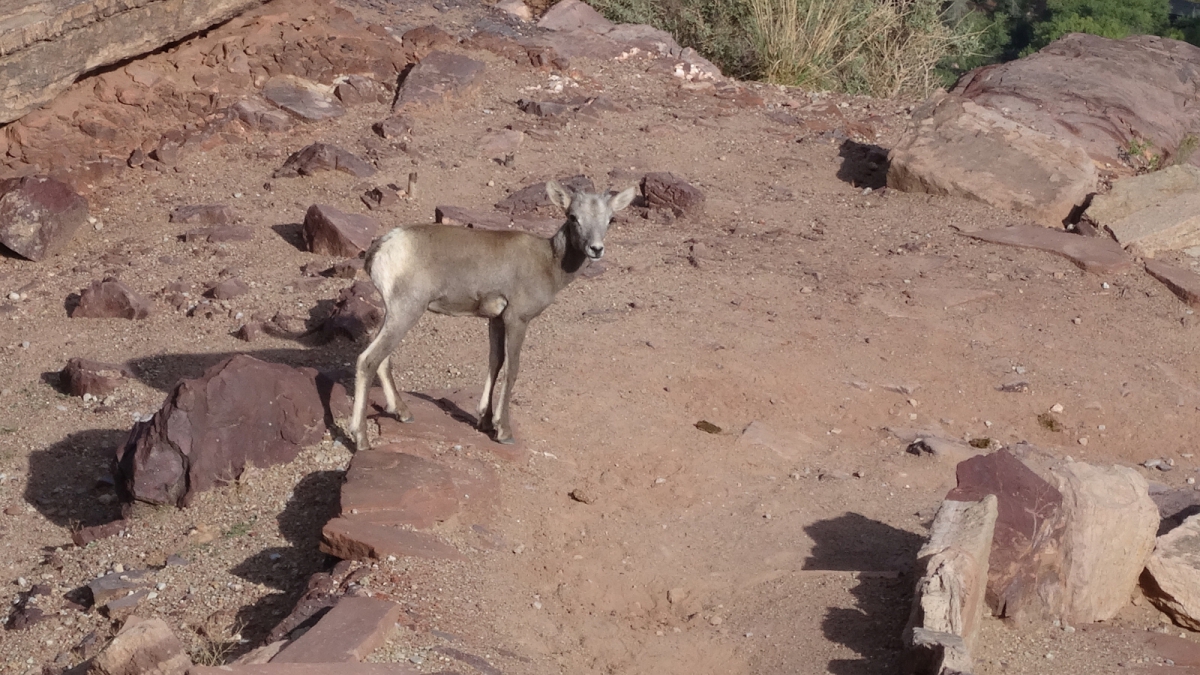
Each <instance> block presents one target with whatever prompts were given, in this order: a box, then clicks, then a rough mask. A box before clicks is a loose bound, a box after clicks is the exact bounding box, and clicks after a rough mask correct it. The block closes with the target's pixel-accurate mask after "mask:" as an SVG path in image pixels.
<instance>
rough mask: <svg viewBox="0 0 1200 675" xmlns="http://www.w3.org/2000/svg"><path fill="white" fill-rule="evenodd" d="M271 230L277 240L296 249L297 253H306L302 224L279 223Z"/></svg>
mask: <svg viewBox="0 0 1200 675" xmlns="http://www.w3.org/2000/svg"><path fill="white" fill-rule="evenodd" d="M271 229H272V230H274V231H275V234H278V235H279V238H280V239H282V240H284V241H286V242H287V243H289V244H291V245H292V246H295V247H296V250H298V251H307V250H308V249H306V248H305V247H304V223H279V224H278V225H272V226H271Z"/></svg>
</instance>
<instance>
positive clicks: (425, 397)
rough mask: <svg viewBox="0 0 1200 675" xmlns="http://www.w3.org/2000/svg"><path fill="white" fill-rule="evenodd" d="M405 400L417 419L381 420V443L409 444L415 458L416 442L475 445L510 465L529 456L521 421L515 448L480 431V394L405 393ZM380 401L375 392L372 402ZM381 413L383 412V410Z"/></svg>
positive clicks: (460, 391)
mask: <svg viewBox="0 0 1200 675" xmlns="http://www.w3.org/2000/svg"><path fill="white" fill-rule="evenodd" d="M380 393H382V390H380ZM401 396H406V398H405V401H406V402H407V403H408V407H409V410H411V411H412V414H413V417H414V418H415V419H414V420H413V421H412V422H410V423H407V424H401V423H400V422H397V421H396V420H395V418H393V417H391V416H387V415H379V416H377V417H376V419H377V421H378V424H379V440H380V442H381V443H400V444H406V445H405V447H406V452H411V453H414V454H420V452H421V451H420V449H419V447H418V446H415V445H412V444H411V442H412V441H413V440H423V441H432V442H435V443H457V444H461V445H463V446H467V445H474V446H477V447H479V448H481V449H483V450H486V451H487V452H489V453H491V454H493V455H495V456H497V457H499V458H501V459H504V460H507V461H510V462H511V461H516V460H519V459H521V458H524V457H526V456H528V454H529V453H528V449H527V448H526V447H525V444H524V443H522V442H521V426H520V423H519V422H518V421H517V420H513V421H512V425H513V435H514V436H515V437H516V442H515V443H513V444H511V445H505V444H503V443H496V442H495V441H493V440H492V439H491V438H489V437H488V436H487V434H484V433H483V432H481V431H479V430H478V428H477V423H478V418H477V417H476V416H475V413H474V412H473V411H474V410H475V407H476V405H477V404H478V398H477V396H478V394H477V393H476V392H474V391H468V390H466V389H455V390H451V391H434V392H429V393H427V394H404V393H402V394H401ZM376 400H380V401H381V400H382V399H379V398H377V397H376V395H375V393H374V390H373V393H372V401H376ZM379 409H380V410H381V411H382V407H380V408H379Z"/></svg>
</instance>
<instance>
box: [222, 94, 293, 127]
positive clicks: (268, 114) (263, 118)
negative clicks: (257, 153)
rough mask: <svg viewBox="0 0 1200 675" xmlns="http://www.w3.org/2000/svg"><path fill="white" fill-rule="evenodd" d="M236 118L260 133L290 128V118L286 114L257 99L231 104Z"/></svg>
mask: <svg viewBox="0 0 1200 675" xmlns="http://www.w3.org/2000/svg"><path fill="white" fill-rule="evenodd" d="M233 112H234V114H236V115H237V118H238V119H239V120H240V121H241V122H242V123H243V124H245V125H246V126H247V127H250V128H251V129H259V130H261V131H266V132H272V131H287V130H288V129H290V128H291V127H292V118H291V117H289V116H288V114H287V113H285V112H283V111H282V110H279V109H278V108H272V107H271V106H269V105H267V104H266V103H265V102H263V101H260V100H258V99H244V100H241V101H238V102H237V103H235V104H233Z"/></svg>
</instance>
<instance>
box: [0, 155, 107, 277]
mask: <svg viewBox="0 0 1200 675" xmlns="http://www.w3.org/2000/svg"><path fill="white" fill-rule="evenodd" d="M87 215H88V203H87V200H86V199H84V198H83V197H81V196H80V195H78V194H76V193H75V191H74V190H72V189H71V188H70V186H68V185H67V184H66V183H62V182H60V181H57V180H54V179H53V178H47V177H45V176H25V177H23V178H10V179H8V180H4V181H0V244H3V245H4V246H5V247H6V248H8V249H9V250H10V251H12V252H13V253H16V254H17V255H20V256H21V257H23V258H28V259H29V260H32V261H34V262H37V261H39V260H43V259H45V258H47V257H49V256H51V255H54V254H56V253H59V252H61V251H62V250H63V249H64V248H66V246H67V244H68V243H69V242H70V241H71V238H72V237H73V236H75V232H76V231H77V230H78V229H79V227H80V226H81V225H83V221H84V220H86V219H87Z"/></svg>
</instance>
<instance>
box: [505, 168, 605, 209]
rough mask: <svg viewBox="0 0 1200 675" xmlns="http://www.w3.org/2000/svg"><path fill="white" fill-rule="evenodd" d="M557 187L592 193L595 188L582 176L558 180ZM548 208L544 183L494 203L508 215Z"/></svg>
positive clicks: (528, 186) (536, 184) (521, 190)
mask: <svg viewBox="0 0 1200 675" xmlns="http://www.w3.org/2000/svg"><path fill="white" fill-rule="evenodd" d="M558 183H559V185H562V186H563V187H565V188H567V189H568V190H571V191H573V192H581V191H584V192H594V191H595V190H596V186H595V185H593V184H592V179H591V178H588V177H587V176H584V175H578V176H569V177H566V178H559V179H558ZM547 206H550V196H549V195H547V194H546V183H545V182H541V183H534V184H533V185H527V186H525V187H523V188H521V189H520V190H517V191H516V192H514V193H512V194H510V195H509V196H507V197H505V198H504V199H501V200H500V201H499V202H496V208H497V209H498V210H500V211H502V212H504V213H508V214H522V213H529V212H530V211H536V210H538V209H540V208H543V207H547Z"/></svg>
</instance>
